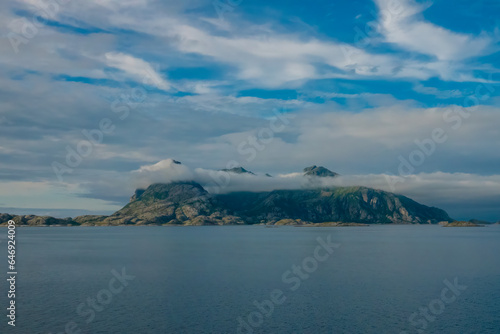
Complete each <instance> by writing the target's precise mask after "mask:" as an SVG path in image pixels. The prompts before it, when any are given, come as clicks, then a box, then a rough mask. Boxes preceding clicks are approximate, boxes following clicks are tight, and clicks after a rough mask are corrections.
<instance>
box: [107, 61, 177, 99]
mask: <svg viewBox="0 0 500 334" xmlns="http://www.w3.org/2000/svg"><path fill="white" fill-rule="evenodd" d="M104 57H105V59H106V65H107V66H109V67H114V68H117V69H120V70H122V71H124V72H125V73H127V74H128V75H129V76H130V77H131V78H133V79H134V80H136V81H138V82H141V83H142V84H146V85H151V86H154V87H157V88H158V89H161V90H165V91H167V90H169V89H170V88H171V85H170V83H169V82H168V81H167V80H165V79H163V77H162V75H161V74H160V73H158V72H157V71H156V70H155V69H153V67H152V66H151V65H150V64H149V63H148V62H147V61H144V60H143V59H140V58H136V57H133V56H131V55H128V54H124V53H120V52H107V53H106V54H105V55H104Z"/></svg>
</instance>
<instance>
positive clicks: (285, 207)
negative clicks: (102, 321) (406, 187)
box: [0, 182, 452, 225]
mask: <svg viewBox="0 0 500 334" xmlns="http://www.w3.org/2000/svg"><path fill="white" fill-rule="evenodd" d="M9 219H13V220H15V221H16V222H17V223H18V224H20V225H130V224H132V225H142V224H170V225H175V224H182V225H228V224H259V223H265V224H275V223H277V222H280V221H281V222H280V223H278V224H282V223H283V221H284V220H285V221H297V222H300V224H310V223H324V222H345V223H364V224H391V223H392V224H436V223H438V222H441V221H452V219H450V217H449V216H448V214H447V213H446V212H445V211H443V210H441V209H437V208H431V207H428V206H425V205H422V204H419V203H417V202H415V201H413V200H411V199H409V198H407V197H404V196H400V195H395V194H392V193H388V192H385V191H381V190H375V189H369V188H364V187H348V188H346V187H339V188H328V189H326V188H325V189H310V190H275V191H271V192H259V193H255V192H237V193H229V194H224V195H211V194H209V193H208V192H207V191H206V190H205V189H204V188H203V187H202V186H201V185H200V184H198V183H196V182H173V183H169V184H153V185H151V186H149V187H148V188H147V189H145V190H137V191H136V192H135V194H134V196H132V198H131V201H130V203H128V204H127V205H126V206H125V207H123V208H122V209H121V210H119V211H117V212H115V213H114V214H112V215H111V216H80V217H76V218H74V219H71V218H65V219H57V218H52V217H37V216H11V215H6V214H3V215H0V223H6V222H7V221H8V220H9Z"/></svg>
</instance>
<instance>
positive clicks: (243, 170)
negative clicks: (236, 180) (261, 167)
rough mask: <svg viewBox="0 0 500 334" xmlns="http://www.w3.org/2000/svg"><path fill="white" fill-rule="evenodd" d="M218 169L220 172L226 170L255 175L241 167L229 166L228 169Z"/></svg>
mask: <svg viewBox="0 0 500 334" xmlns="http://www.w3.org/2000/svg"><path fill="white" fill-rule="evenodd" d="M220 171H221V172H228V173H235V174H252V175H255V174H254V173H252V172H251V171H249V170H246V169H245V168H243V167H233V168H229V169H227V168H224V169H221V170H220Z"/></svg>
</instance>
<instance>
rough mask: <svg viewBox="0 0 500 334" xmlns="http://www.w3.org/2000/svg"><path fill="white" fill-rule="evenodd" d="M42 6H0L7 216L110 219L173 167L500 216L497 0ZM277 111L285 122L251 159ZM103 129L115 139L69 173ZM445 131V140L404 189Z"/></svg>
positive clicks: (130, 1) (30, 0) (0, 114)
mask: <svg viewBox="0 0 500 334" xmlns="http://www.w3.org/2000/svg"><path fill="white" fill-rule="evenodd" d="M47 3H48V4H49V5H45V6H44V5H42V2H39V1H36V0H22V1H8V2H3V3H2V4H0V7H1V14H0V15H1V17H0V18H1V22H2V28H1V31H0V32H1V36H2V39H1V41H0V42H1V54H0V72H1V74H2V75H1V76H0V130H1V131H0V132H1V133H0V137H1V139H0V140H1V142H0V157H1V162H0V163H1V167H0V168H1V169H0V185H1V186H0V188H1V189H2V190H1V191H0V211H7V209H8V210H10V211H16V212H17V211H23V210H28V211H30V212H33V213H41V212H50V213H51V214H53V213H54V212H56V213H55V214H56V215H67V214H70V215H73V214H76V213H84V212H87V211H85V210H88V211H90V212H99V213H109V212H113V211H114V210H116V209H118V208H119V207H121V206H122V205H123V204H125V203H126V201H127V199H128V197H129V196H130V194H131V191H133V188H134V187H135V186H136V184H135V183H134V182H135V181H134V180H135V179H134V175H137V173H142V172H144V170H147V168H146V169H144V168H143V169H141V166H142V167H145V166H146V167H147V166H155V165H156V164H157V163H158V162H161V161H164V160H166V159H170V158H174V159H176V160H180V161H182V162H183V163H184V164H186V165H188V166H190V167H191V168H208V169H219V168H224V167H226V165H227V163H228V162H230V161H237V162H239V163H240V164H241V165H244V167H245V168H248V169H251V170H254V171H255V172H257V173H265V172H269V173H271V174H273V175H278V174H280V173H294V172H297V171H300V170H301V169H302V168H303V167H306V166H308V165H312V164H318V165H319V164H321V165H324V166H326V167H328V168H330V169H332V170H335V171H337V172H339V173H341V174H342V175H346V176H348V177H349V178H350V179H349V182H351V183H354V184H363V185H368V186H373V187H378V188H382V189H385V190H390V191H395V192H398V193H402V194H404V195H407V196H409V197H412V198H415V199H416V200H418V201H420V202H423V203H425V204H428V205H434V206H440V207H443V208H444V209H446V210H448V211H449V213H450V214H451V215H452V216H454V217H456V218H463V219H468V218H476V217H477V218H484V219H490V220H499V219H500V209H499V208H500V205H499V204H500V173H499V172H498V166H499V165H500V164H499V163H500V153H499V151H498V145H499V144H500V132H499V130H498V124H499V121H500V114H499V111H500V110H499V108H498V103H499V101H500V100H499V98H498V92H499V91H500V73H499V72H500V62H499V57H498V55H499V38H500V30H499V29H500V21H499V19H498V17H499V14H500V3H499V2H498V1H493V0H490V1H487V0H484V1H476V2H473V3H471V2H469V1H467V2H466V1H464V0H459V1H449V0H446V1H445V0H436V1H433V2H431V1H426V2H422V1H409V0H399V1H395V0H374V1H368V0H367V1H364V0H359V1H316V2H314V3H308V2H303V1H271V2H270V1H253V0H242V1H236V0H232V1H229V0H221V1H215V2H214V1H204V0H189V1H182V2H179V1H154V0H136V1H134V0H125V1H118V0H100V1H98V0H91V1H85V2H68V1H59V2H58V1H55V0H54V1H49V2H47ZM47 3H46V4H47ZM276 113H280V114H286V115H290V116H291V117H290V122H289V123H287V124H286V127H285V128H284V129H282V130H281V131H279V132H274V133H273V138H272V140H271V141H269V142H266V143H265V145H262V146H263V149H262V150H260V148H259V149H256V152H257V154H256V155H255V157H252V159H249V157H247V156H245V154H244V153H243V154H242V151H244V148H245V145H247V144H246V141H247V140H248V138H249V137H251V136H256V138H258V134H259V131H261V129H263V128H264V129H265V128H268V127H269V122H270V120H271V119H273V117H276ZM103 119H107V120H109V122H111V125H110V126H111V127H112V128H113V131H110V132H109V133H104V134H103V136H102V140H100V142H99V143H97V144H96V145H93V146H92V147H91V149H90V150H91V151H90V153H89V154H88V155H86V156H85V157H82V159H81V161H79V162H78V163H77V166H75V167H70V166H68V164H67V160H66V159H67V156H68V147H69V150H72V149H73V150H76V149H77V148H78V145H79V143H80V145H84V144H81V143H82V141H85V140H87V137H85V135H84V134H83V132H84V131H87V133H88V132H89V131H92V130H95V129H100V125H101V121H102V120H103ZM108 125H109V124H108ZM436 129H442V131H444V136H445V137H446V140H444V141H443V142H439V143H437V142H435V143H434V144H435V148H433V149H432V150H431V151H432V152H431V153H430V154H427V153H425V152H424V156H423V160H424V161H422V162H421V163H420V162H419V163H417V164H412V163H411V162H410V164H412V166H411V167H413V168H412V170H411V173H406V174H404V175H403V174H402V173H401V168H400V167H401V164H402V162H401V161H403V160H405V161H410V160H411V159H412V158H415V157H417V156H418V154H419V153H418V152H417V153H415V152H416V151H419V150H420V151H422V148H421V146H418V144H416V143H417V142H418V143H422V142H424V143H425V142H427V141H428V140H430V139H432V138H433V135H432V134H433V131H434V130H436ZM82 131H83V132H82ZM261 144H262V143H261ZM259 147H260V146H259ZM80 148H82V147H80ZM401 158H402V159H403V160H401ZM54 163H55V164H54ZM167 165H168V164H167ZM54 166H56V167H54ZM61 166H66V168H67V169H66V172H61V171H62V170H63V169H61V168H62V167H61ZM161 166H164V165H161ZM54 168H56V169H57V168H59V176H60V177H58V176H57V174H58V173H57V172H55V171H54ZM152 168H153V167H152ZM154 168H156V167H154ZM162 168H163V167H162ZM69 170H71V172H69ZM141 171H142V172H141ZM61 173H62V174H61ZM162 173H168V169H167V170H165V171H162ZM386 177H399V178H400V181H401V182H396V183H394V182H393V184H392V185H391V182H385V183H384V182H380V180H386ZM346 182H347V181H346ZM2 208H4V209H2ZM58 210H59V211H58ZM58 212H59V213H58Z"/></svg>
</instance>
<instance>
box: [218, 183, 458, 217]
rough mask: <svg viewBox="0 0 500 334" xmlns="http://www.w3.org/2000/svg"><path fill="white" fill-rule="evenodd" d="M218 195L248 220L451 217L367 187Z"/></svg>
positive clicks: (231, 210)
mask: <svg viewBox="0 0 500 334" xmlns="http://www.w3.org/2000/svg"><path fill="white" fill-rule="evenodd" d="M217 198H218V200H219V202H220V203H221V204H222V205H223V206H224V207H225V208H227V209H228V210H230V212H232V213H233V214H235V215H238V216H240V217H242V219H244V220H245V221H246V222H247V223H259V222H276V221H279V220H281V219H300V220H304V221H308V222H313V223H321V222H332V221H334V222H356V223H367V224H384V223H397V224H429V223H434V224H435V223H438V222H440V221H451V220H452V219H451V218H450V217H449V216H448V214H447V213H446V212H445V211H443V210H441V209H437V208H431V207H428V206H425V205H422V204H419V203H417V202H415V201H413V200H411V199H409V198H407V197H405V196H401V195H395V194H392V193H388V192H385V191H381V190H374V189H369V188H365V187H348V188H331V189H312V190H275V191H271V192H263V193H251V192H239V193H231V194H226V195H219V196H218V197H217Z"/></svg>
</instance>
